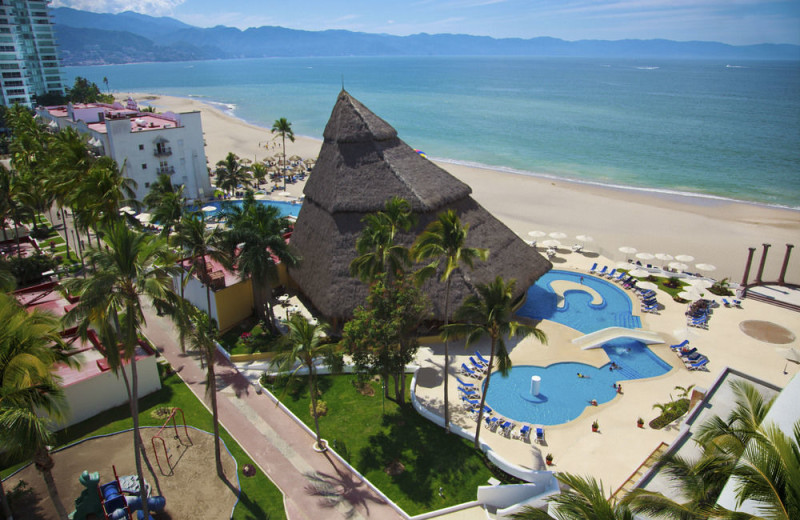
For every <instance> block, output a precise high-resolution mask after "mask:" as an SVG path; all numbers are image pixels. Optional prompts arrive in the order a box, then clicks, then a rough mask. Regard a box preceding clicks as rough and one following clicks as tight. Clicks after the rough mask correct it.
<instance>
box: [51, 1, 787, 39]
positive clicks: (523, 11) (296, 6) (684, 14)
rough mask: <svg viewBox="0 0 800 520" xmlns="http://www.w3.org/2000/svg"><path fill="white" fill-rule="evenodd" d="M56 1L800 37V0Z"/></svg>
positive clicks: (345, 21) (338, 20)
mask: <svg viewBox="0 0 800 520" xmlns="http://www.w3.org/2000/svg"><path fill="white" fill-rule="evenodd" d="M51 6H52V7H72V8H75V9H82V10H86V11H94V12H99V13H118V12H122V11H135V12H139V13H142V14H147V15H150V16H169V17H171V18H175V19H178V20H180V21H182V22H184V23H187V24H190V25H194V26H198V27H213V26H216V25H226V26H228V27H237V28H239V29H246V28H248V27H261V26H264V25H277V26H281V27H287V28H290V29H302V30H308V31H321V30H326V29H345V30H349V31H360V32H368V33H386V34H395V35H400V36H404V35H408V34H417V33H423V32H425V33H431V34H434V33H457V34H472V35H480V36H492V37H495V38H534V37H538V36H551V37H554V38H561V39H564V40H570V41H574V40H588V39H598V40H622V39H628V38H633V39H652V38H665V39H669V40H678V41H691V40H701V41H719V42H723V43H729V44H732V45H749V44H755V43H792V44H800V0H346V1H336V0H290V1H286V0H283V1H280V2H279V1H276V0H229V1H220V0H54V1H53V2H52V4H51Z"/></svg>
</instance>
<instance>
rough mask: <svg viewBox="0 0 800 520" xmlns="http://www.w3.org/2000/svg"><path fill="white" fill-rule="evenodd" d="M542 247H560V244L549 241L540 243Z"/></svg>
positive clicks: (555, 241) (556, 241)
mask: <svg viewBox="0 0 800 520" xmlns="http://www.w3.org/2000/svg"><path fill="white" fill-rule="evenodd" d="M542 245H543V246H544V247H559V246H560V245H561V242H559V241H558V240H554V239H550V240H545V241H544V242H542Z"/></svg>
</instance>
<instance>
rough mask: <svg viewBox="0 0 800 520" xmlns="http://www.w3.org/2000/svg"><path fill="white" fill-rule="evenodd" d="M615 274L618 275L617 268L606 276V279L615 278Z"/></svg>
mask: <svg viewBox="0 0 800 520" xmlns="http://www.w3.org/2000/svg"><path fill="white" fill-rule="evenodd" d="M615 274H617V268H616V267H615V268H614V269H612V270H611V272H610V273H608V274H606V278H613V277H614V275H615Z"/></svg>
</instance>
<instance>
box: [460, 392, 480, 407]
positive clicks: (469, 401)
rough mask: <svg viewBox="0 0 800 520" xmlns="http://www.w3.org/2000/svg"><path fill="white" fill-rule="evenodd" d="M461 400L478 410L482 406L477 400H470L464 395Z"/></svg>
mask: <svg viewBox="0 0 800 520" xmlns="http://www.w3.org/2000/svg"><path fill="white" fill-rule="evenodd" d="M461 400H462V401H464V402H465V403H467V404H468V405H470V406H472V407H475V408H478V407H479V406H480V405H481V402H480V401H478V400H476V399H470V398H469V397H467V396H466V395H462V396H461Z"/></svg>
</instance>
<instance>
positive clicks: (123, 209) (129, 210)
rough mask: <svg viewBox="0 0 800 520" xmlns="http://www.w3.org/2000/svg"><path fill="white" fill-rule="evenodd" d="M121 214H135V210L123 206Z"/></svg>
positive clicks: (120, 210)
mask: <svg viewBox="0 0 800 520" xmlns="http://www.w3.org/2000/svg"><path fill="white" fill-rule="evenodd" d="M119 212H120V213H131V212H133V208H132V207H130V206H122V207H121V208H119Z"/></svg>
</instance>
